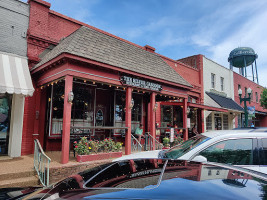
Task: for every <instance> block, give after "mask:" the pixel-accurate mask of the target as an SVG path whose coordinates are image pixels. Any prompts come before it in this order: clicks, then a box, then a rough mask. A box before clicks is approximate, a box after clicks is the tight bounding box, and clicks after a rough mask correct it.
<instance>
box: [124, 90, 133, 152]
mask: <svg viewBox="0 0 267 200" xmlns="http://www.w3.org/2000/svg"><path fill="white" fill-rule="evenodd" d="M131 101H132V88H130V87H127V89H126V102H125V126H126V127H128V129H127V131H126V134H125V155H129V154H131V134H132V133H131V123H132V110H131V108H130V105H131Z"/></svg>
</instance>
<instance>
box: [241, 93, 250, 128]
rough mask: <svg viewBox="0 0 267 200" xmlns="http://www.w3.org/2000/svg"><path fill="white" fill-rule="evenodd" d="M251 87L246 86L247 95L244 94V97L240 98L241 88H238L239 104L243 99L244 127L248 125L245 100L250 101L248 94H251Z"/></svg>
mask: <svg viewBox="0 0 267 200" xmlns="http://www.w3.org/2000/svg"><path fill="white" fill-rule="evenodd" d="M251 92H252V91H251V89H250V88H248V90H247V93H248V97H247V94H245V95H244V98H242V97H241V96H242V90H241V88H240V89H239V90H238V95H239V99H240V104H241V103H242V101H244V112H245V127H248V109H247V101H249V103H250V99H251V98H250V95H251Z"/></svg>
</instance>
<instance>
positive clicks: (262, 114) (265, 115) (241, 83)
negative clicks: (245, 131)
mask: <svg viewBox="0 0 267 200" xmlns="http://www.w3.org/2000/svg"><path fill="white" fill-rule="evenodd" d="M248 88H251V89H252V93H251V102H250V104H249V103H247V106H255V117H253V118H250V119H249V122H248V125H249V126H250V125H251V124H252V123H253V124H254V125H255V127H267V109H264V108H263V107H261V105H260V95H261V93H262V90H263V87H262V86H260V85H258V84H257V83H255V82H253V81H251V80H249V79H247V78H246V77H244V76H242V75H240V74H238V73H236V72H234V95H235V101H236V102H237V103H238V104H240V100H239V95H238V90H239V89H241V90H242V91H243V94H242V97H244V95H245V93H246V91H247V89H248ZM240 105H241V106H242V107H243V106H244V103H243V102H242V104H240ZM242 121H243V122H242ZM241 123H244V115H242V117H241V116H239V118H238V120H236V126H239V127H240V126H241Z"/></svg>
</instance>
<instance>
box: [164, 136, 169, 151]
mask: <svg viewBox="0 0 267 200" xmlns="http://www.w3.org/2000/svg"><path fill="white" fill-rule="evenodd" d="M168 148H170V139H169V138H168V137H165V138H163V149H168Z"/></svg>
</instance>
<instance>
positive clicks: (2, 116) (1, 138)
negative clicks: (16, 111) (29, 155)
mask: <svg viewBox="0 0 267 200" xmlns="http://www.w3.org/2000/svg"><path fill="white" fill-rule="evenodd" d="M10 104H11V96H9V95H6V94H0V155H7V153H8V142H9V124H10V109H11V106H10Z"/></svg>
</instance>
